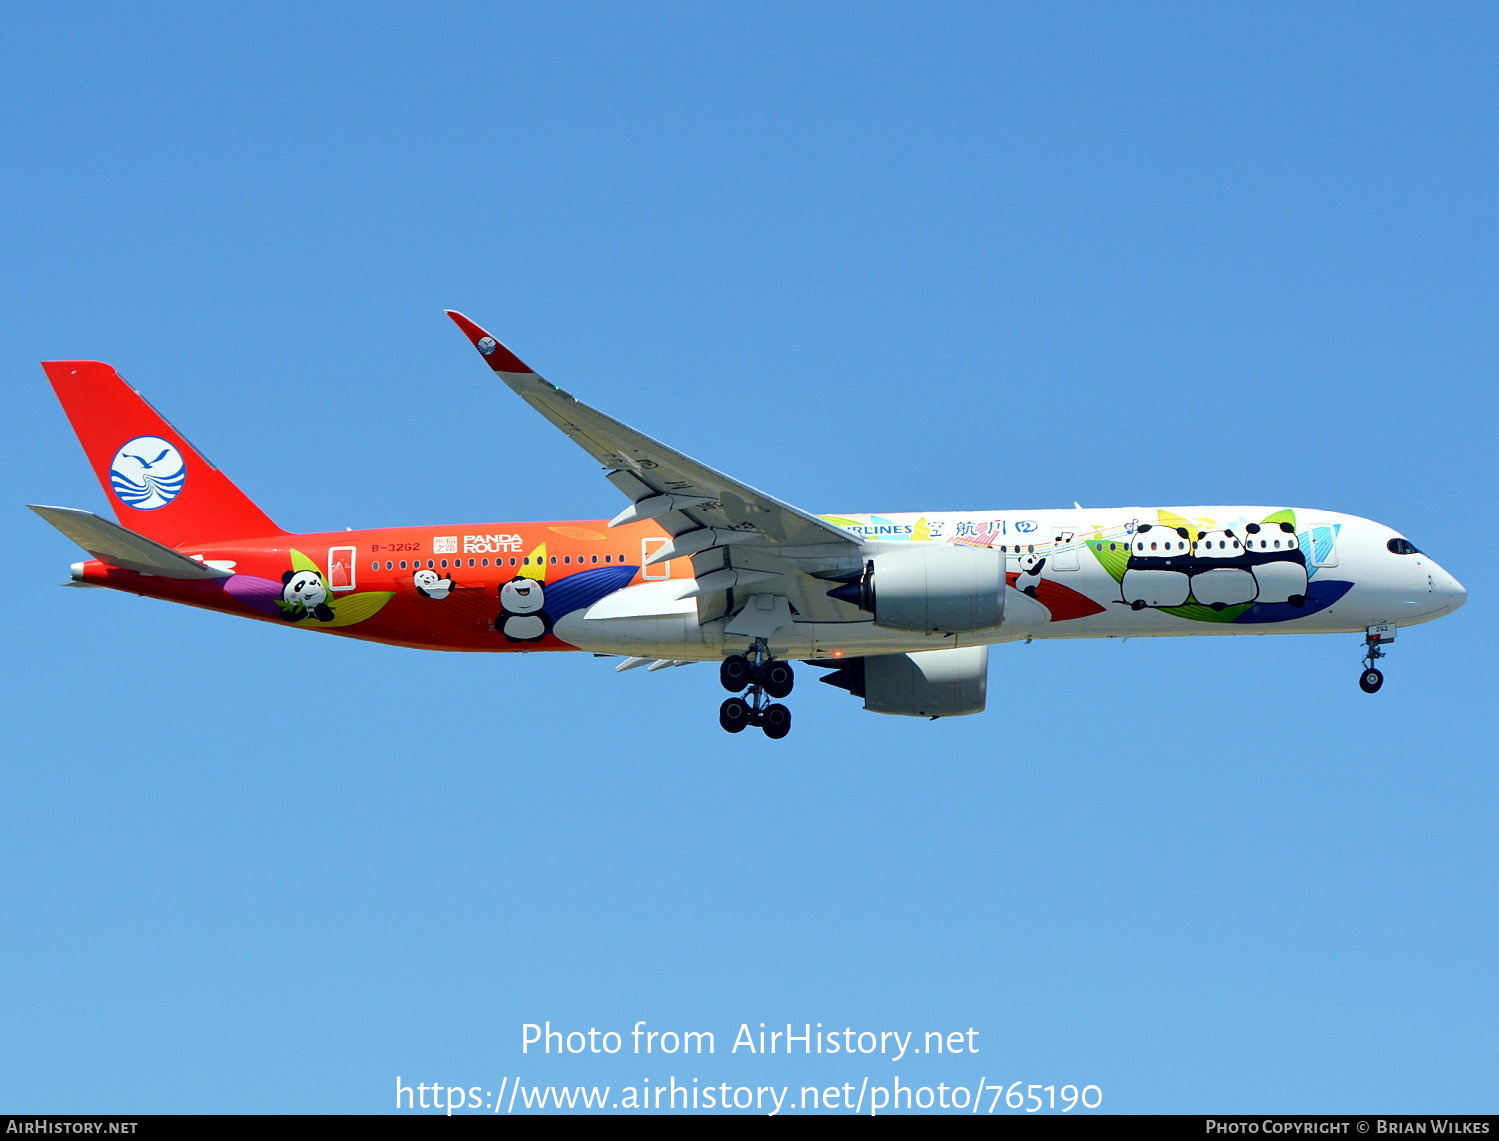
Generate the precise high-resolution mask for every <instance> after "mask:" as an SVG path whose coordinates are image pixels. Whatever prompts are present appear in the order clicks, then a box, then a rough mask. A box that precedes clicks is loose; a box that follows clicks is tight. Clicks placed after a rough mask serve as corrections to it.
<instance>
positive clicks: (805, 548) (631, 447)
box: [448, 310, 863, 632]
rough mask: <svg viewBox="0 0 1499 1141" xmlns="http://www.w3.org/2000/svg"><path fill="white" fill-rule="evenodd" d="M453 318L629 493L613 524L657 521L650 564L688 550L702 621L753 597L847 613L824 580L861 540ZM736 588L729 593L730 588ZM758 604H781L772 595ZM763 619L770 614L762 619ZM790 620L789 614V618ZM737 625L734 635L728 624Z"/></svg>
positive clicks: (826, 613)
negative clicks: (683, 448) (617, 412)
mask: <svg viewBox="0 0 1499 1141" xmlns="http://www.w3.org/2000/svg"><path fill="white" fill-rule="evenodd" d="M448 316H449V317H451V318H452V319H453V322H454V323H455V324H456V325H457V326H458V327H459V328H460V329H461V330H463V333H464V335H465V336H467V337H468V339H469V341H470V342H471V343H472V344H473V346H474V347H475V348H476V349H478V350H479V353H480V354H481V355H482V356H483V357H484V360H485V363H487V364H488V365H489V367H490V368H491V369H492V370H493V371H494V373H495V374H496V375H497V376H498V377H499V378H500V379H501V380H503V381H504V382H505V383H506V384H507V385H509V386H510V388H512V389H513V390H514V391H515V392H516V393H517V395H519V396H520V397H521V398H522V399H523V400H525V401H526V403H528V404H530V405H531V407H533V408H535V409H536V410H537V411H538V412H540V413H541V414H542V415H543V416H545V417H546V418H547V419H548V420H550V421H551V422H552V423H553V424H555V425H556V426H557V427H558V428H559V429H560V430H561V431H562V432H563V434H564V435H566V436H567V437H568V438H569V439H571V440H572V441H573V442H574V443H576V444H577V445H578V446H579V447H580V448H582V449H583V450H584V451H585V452H587V453H588V454H589V455H590V456H592V457H593V458H594V459H595V460H597V461H598V462H599V463H600V464H602V465H603V467H604V468H605V470H606V472H607V473H608V474H607V475H606V478H607V479H608V480H609V482H610V483H612V484H614V486H615V487H617V488H618V489H619V490H620V491H621V492H622V493H623V494H624V495H625V496H626V498H628V499H629V500H630V506H629V507H626V508H625V509H624V511H622V512H620V514H619V515H618V516H616V517H615V518H614V519H613V520H612V521H611V524H610V525H611V526H618V525H620V524H623V523H633V522H635V521H637V520H642V519H652V520H655V521H656V523H657V525H659V526H660V527H661V528H662V530H664V531H665V532H666V533H667V535H669V536H670V540H669V541H668V542H667V543H666V544H665V545H664V546H663V547H662V548H661V549H660V550H658V551H656V552H655V553H654V554H653V555H652V556H651V557H650V558H648V559H647V560H646V561H647V563H662V562H667V561H670V560H672V559H676V558H681V557H683V556H687V555H690V556H691V557H692V565H693V571H694V574H695V576H696V579H697V583H696V586H695V587H693V588H689V591H688V593H693V594H696V596H697V597H698V598H699V604H698V609H699V617H700V619H701V620H703V621H707V620H709V619H710V618H714V617H718V616H719V615H720V614H723V613H725V612H726V611H727V608H728V607H730V606H734V605H744V604H745V603H747V601H748V600H749V598H750V597H751V596H753V595H760V596H761V597H762V598H763V599H770V600H773V599H774V598H775V597H782V598H785V599H786V600H787V601H788V602H789V604H790V606H791V607H792V608H794V609H795V610H796V611H797V613H799V614H802V615H805V616H806V617H808V618H823V619H836V618H840V617H842V618H846V617H847V614H846V612H844V611H841V610H840V609H839V608H838V605H837V604H836V603H834V602H833V601H832V600H831V599H829V598H827V597H826V592H827V590H828V583H827V582H826V581H824V580H822V579H818V580H813V579H809V578H808V577H807V576H808V575H816V574H822V575H824V576H825V577H826V578H833V577H836V576H837V575H838V574H839V572H840V571H844V572H850V571H856V570H858V569H861V568H862V565H863V563H862V558H863V556H862V554H861V551H862V548H863V539H862V538H860V536H858V535H856V534H854V533H853V532H851V531H846V530H844V529H843V528H842V527H838V526H835V525H833V524H832V523H829V522H827V521H826V520H823V519H819V518H818V517H817V516H815V515H812V514H809V513H808V512H806V511H803V510H801V509H800V508H797V507H793V506H792V505H791V504H789V503H786V502H784V501H782V500H780V499H777V498H775V497H774V496H772V495H767V494H766V493H765V492H763V491H759V490H757V489H755V488H753V487H750V486H749V485H748V484H745V483H741V482H739V481H738V480H736V479H734V478H732V477H731V476H727V475H725V474H723V473H722V472H720V471H716V470H715V469H713V468H711V467H708V466H707V465H706V464H702V463H699V462H698V461H697V460H694V459H692V458H691V457H690V456H686V455H683V454H682V453H681V452H679V451H677V450H675V449H674V448H670V447H667V446H666V445H665V444H663V443H661V442H660V441H658V440H653V439H651V437H649V436H647V435H644V434H643V433H640V432H637V431H636V430H635V429H634V428H631V427H629V426H628V425H626V424H622V423H620V422H619V421H618V420H615V419H614V418H612V417H610V416H606V415H604V413H602V412H600V411H598V410H597V409H595V408H590V407H589V406H588V405H587V404H584V403H583V402H582V401H580V400H577V399H576V398H574V397H573V396H571V395H569V394H568V393H566V392H564V391H562V389H560V388H558V387H557V386H556V385H553V384H550V383H548V382H547V381H545V380H543V379H542V378H541V377H540V376H538V375H537V374H536V373H535V371H533V370H532V369H531V368H530V367H529V366H528V365H526V364H525V363H524V362H522V361H521V360H520V358H518V357H517V356H516V355H515V354H514V353H512V352H511V351H510V350H509V349H507V348H506V347H505V346H504V345H502V344H501V343H500V342H499V341H497V340H496V339H495V338H494V337H492V336H490V335H489V334H488V333H487V332H485V331H484V330H483V329H482V328H480V327H479V326H478V325H476V324H474V323H473V322H472V321H470V320H469V319H468V318H467V317H465V316H464V315H463V314H461V313H455V312H453V311H452V310H449V311H448ZM728 591H734V592H735V594H734V595H733V596H727V595H726V594H725V592H728ZM756 609H757V610H759V609H768V610H770V611H774V610H776V607H775V606H774V604H773V601H772V602H770V603H767V602H760V603H757V607H756ZM764 621H774V619H771V618H766V619H764ZM786 621H789V617H787V618H786ZM730 629H731V632H736V631H735V628H734V626H733V625H732V624H731V627H730Z"/></svg>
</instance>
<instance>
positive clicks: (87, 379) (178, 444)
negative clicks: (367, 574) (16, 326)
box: [42, 361, 282, 547]
mask: <svg viewBox="0 0 1499 1141" xmlns="http://www.w3.org/2000/svg"><path fill="white" fill-rule="evenodd" d="M42 368H43V369H44V370H45V371H46V373H47V379H48V380H50V381H51V382H52V388H53V390H54V391H55V392H56V393H57V398H58V400H60V401H61V402H62V407H63V411H64V412H66V413H67V416H68V420H69V421H70V422H71V423H72V425H73V431H74V432H76V433H77V434H78V442H79V443H81V444H82V445H83V450H84V452H85V453H86V454H87V455H88V459H89V463H90V464H92V465H93V468H94V474H95V475H96V476H97V477H98V479H99V484H100V486H101V487H103V488H104V492H105V495H106V496H107V497H108V499H109V500H110V503H111V505H112V506H113V507H114V512H115V516H116V517H117V518H118V519H119V520H120V522H121V523H122V524H123V525H125V526H126V527H127V528H128V530H130V531H134V532H136V533H137V534H139V535H144V536H146V537H147V538H148V539H152V540H154V541H155V542H158V543H163V544H165V545H167V546H170V547H178V546H181V545H183V544H184V543H196V542H201V541H204V540H208V539H231V538H251V537H259V536H263V535H279V534H281V533H282V531H281V528H280V527H278V526H276V524H275V523H273V522H271V520H270V519H269V518H268V517H267V516H266V514H265V512H263V511H262V510H261V509H260V508H259V507H257V506H255V504H254V503H253V502H252V501H251V500H250V497H249V496H247V495H246V494H245V493H244V492H242V491H241V490H240V489H239V488H237V487H235V486H234V483H233V482H232V481H231V480H230V479H229V477H228V476H226V475H225V474H224V473H223V472H221V471H219V469H218V468H216V467H214V466H213V465H212V464H211V463H209V462H208V460H207V459H205V458H204V457H203V455H202V454H201V453H200V452H199V451H198V450H197V449H196V448H194V447H193V446H192V445H191V444H190V443H188V442H187V439H186V437H184V436H183V435H182V434H181V433H179V432H178V431H177V429H175V428H173V427H172V426H171V425H170V424H169V423H167V421H166V419H165V418H163V417H162V415H161V414H160V413H158V412H157V411H156V409H154V408H152V407H151V405H150V404H149V403H147V401H146V399H145V398H144V397H143V396H141V394H140V393H138V392H136V391H135V389H133V388H131V387H130V386H129V385H128V384H126V383H125V381H124V380H123V379H121V377H120V375H119V373H117V372H115V370H114V369H112V368H111V367H110V366H109V365H107V364H100V363H99V362H98V361H44V362H43V364H42Z"/></svg>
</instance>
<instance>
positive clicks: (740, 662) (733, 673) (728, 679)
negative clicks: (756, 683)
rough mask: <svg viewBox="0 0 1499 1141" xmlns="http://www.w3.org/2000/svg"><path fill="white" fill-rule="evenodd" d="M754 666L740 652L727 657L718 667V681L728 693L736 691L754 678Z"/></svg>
mask: <svg viewBox="0 0 1499 1141" xmlns="http://www.w3.org/2000/svg"><path fill="white" fill-rule="evenodd" d="M754 676H755V667H754V666H752V665H750V663H749V659H748V658H746V657H743V656H742V655H740V654H733V655H731V656H730V657H727V658H725V659H724V660H723V662H722V663H721V664H720V665H719V667H718V683H719V684H720V685H722V686H723V687H724V688H725V689H726V690H728V691H729V692H730V693H738V692H739V691H740V690H742V689H746V688H748V687H749V684H750V683H751V682H752V681H753V680H754Z"/></svg>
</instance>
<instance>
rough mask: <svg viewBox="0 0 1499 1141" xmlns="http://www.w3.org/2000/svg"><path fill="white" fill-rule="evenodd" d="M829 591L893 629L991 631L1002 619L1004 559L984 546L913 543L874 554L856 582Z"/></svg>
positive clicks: (881, 624) (833, 595) (925, 631)
mask: <svg viewBox="0 0 1499 1141" xmlns="http://www.w3.org/2000/svg"><path fill="white" fill-rule="evenodd" d="M828 593H829V594H830V595H831V596H832V597H834V598H839V599H842V600H843V601H844V602H852V603H853V604H854V605H855V606H857V607H859V608H860V609H861V610H866V611H868V612H869V613H870V614H873V615H874V622H875V625H876V626H886V627H889V628H890V629H893V630H919V631H921V632H922V633H933V632H936V633H943V634H956V633H968V632H971V631H974V630H992V629H994V628H995V627H996V626H998V625H999V624H1000V623H1001V622H1002V621H1004V608H1005V559H1004V555H1003V554H1001V553H1000V552H998V551H993V550H989V549H988V548H985V547H950V546H947V545H945V544H938V543H912V544H910V545H909V549H902V550H894V551H883V552H881V553H879V554H877V555H875V556H874V557H873V558H872V559H869V560H868V561H867V562H866V563H865V564H864V573H863V574H862V575H860V576H859V578H857V579H856V580H854V581H853V582H851V583H849V584H847V585H846V586H840V587H838V588H837V589H836V590H830V591H828Z"/></svg>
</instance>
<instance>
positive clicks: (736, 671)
mask: <svg viewBox="0 0 1499 1141" xmlns="http://www.w3.org/2000/svg"><path fill="white" fill-rule="evenodd" d="M718 680H719V684H721V685H722V686H723V687H724V688H725V689H726V690H728V691H729V692H730V693H737V692H738V691H740V690H742V689H745V688H746V687H748V689H749V692H748V693H746V694H745V695H744V697H731V698H729V699H728V700H727V701H725V702H724V703H723V704H722V705H720V706H719V707H718V723H719V725H721V726H723V728H724V730H725V731H726V732H729V733H739V732H742V731H743V730H744V729H745V727H746V726H749V725H758V726H760V728H761V729H763V730H764V731H765V735H766V736H767V737H769V738H770V739H771V740H773V741H778V740H780V739H781V738H782V737H784V736H786V734H787V733H789V732H791V710H789V709H787V708H786V707H785V706H784V705H780V704H777V703H775V702H767V700H766V699H767V698H781V697H785V696H786V695H787V694H789V693H790V692H791V687H792V686H793V685H794V684H795V681H796V678H795V676H794V675H793V673H792V670H791V665H790V663H788V662H779V661H775V660H773V659H772V658H771V657H770V654H769V652H768V651H767V649H766V646H765V639H764V638H756V639H755V644H754V645H753V646H752V647H751V648H750V652H749V654H748V655H744V654H734V655H732V656H730V657H727V658H725V659H724V660H723V664H722V665H721V666H719V667H718ZM746 698H747V699H748V700H746Z"/></svg>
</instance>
